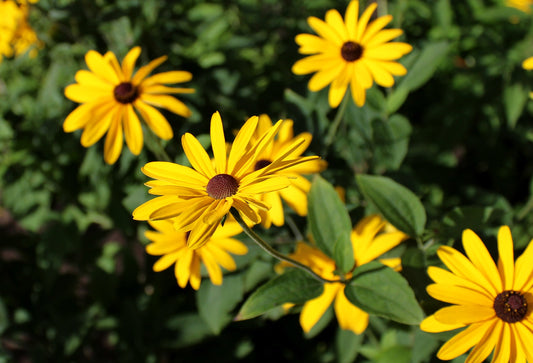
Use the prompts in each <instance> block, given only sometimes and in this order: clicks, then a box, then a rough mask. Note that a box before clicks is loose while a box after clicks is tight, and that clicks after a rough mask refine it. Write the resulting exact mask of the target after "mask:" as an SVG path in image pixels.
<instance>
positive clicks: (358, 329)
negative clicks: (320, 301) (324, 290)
mask: <svg viewBox="0 0 533 363" xmlns="http://www.w3.org/2000/svg"><path fill="white" fill-rule="evenodd" d="M334 308H335V316H336V317H337V321H338V322H339V326H340V328H341V329H344V330H351V331H352V332H354V333H355V334H361V333H362V332H364V331H365V329H366V327H367V326H368V314H367V313H366V312H364V311H363V310H361V309H359V308H358V307H357V306H355V305H353V304H352V303H351V302H350V301H349V300H348V299H347V298H346V296H345V295H344V288H342V289H340V290H339V292H338V293H337V296H336V298H335V304H334Z"/></svg>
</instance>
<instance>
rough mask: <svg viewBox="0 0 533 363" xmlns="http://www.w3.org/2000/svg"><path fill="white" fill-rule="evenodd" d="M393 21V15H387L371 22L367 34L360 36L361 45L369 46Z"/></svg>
mask: <svg viewBox="0 0 533 363" xmlns="http://www.w3.org/2000/svg"><path fill="white" fill-rule="evenodd" d="M391 21H392V15H385V16H380V17H379V18H377V19H376V20H374V21H373V22H371V23H370V24H369V25H368V26H367V27H366V29H365V32H364V33H363V34H362V36H361V34H360V38H359V43H360V44H362V45H363V46H364V45H365V44H367V43H368V42H369V41H371V39H372V38H373V37H374V36H375V35H376V34H377V33H378V32H379V31H380V30H381V29H383V28H384V27H386V26H387V24H388V23H390V22H391Z"/></svg>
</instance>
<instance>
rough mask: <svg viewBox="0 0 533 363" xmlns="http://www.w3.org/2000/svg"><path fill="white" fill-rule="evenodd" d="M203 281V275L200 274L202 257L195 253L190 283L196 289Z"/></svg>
mask: <svg viewBox="0 0 533 363" xmlns="http://www.w3.org/2000/svg"><path fill="white" fill-rule="evenodd" d="M201 282H202V276H201V275H200V257H199V256H198V254H195V255H194V257H193V259H192V263H191V276H189V283H190V284H191V287H192V288H193V289H195V290H198V289H199V288H200V283H201Z"/></svg>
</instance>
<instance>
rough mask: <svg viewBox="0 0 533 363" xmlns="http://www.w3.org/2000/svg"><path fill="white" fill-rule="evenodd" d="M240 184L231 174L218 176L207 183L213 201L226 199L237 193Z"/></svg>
mask: <svg viewBox="0 0 533 363" xmlns="http://www.w3.org/2000/svg"><path fill="white" fill-rule="evenodd" d="M238 189H239V182H238V181H237V180H235V178H234V177H232V176H231V175H229V174H217V175H215V176H214V177H212V178H211V180H209V183H207V187H206V190H207V194H209V196H210V197H211V198H213V199H224V198H227V197H231V196H232V195H235V194H236V193H237V190H238Z"/></svg>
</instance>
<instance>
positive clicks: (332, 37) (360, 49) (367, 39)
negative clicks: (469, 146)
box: [292, 0, 412, 107]
mask: <svg viewBox="0 0 533 363" xmlns="http://www.w3.org/2000/svg"><path fill="white" fill-rule="evenodd" d="M376 7H377V5H376V3H372V4H370V6H369V7H368V8H367V9H366V10H365V11H364V13H363V15H361V18H358V13H359V1H356V0H352V1H351V2H350V4H349V5H348V8H347V9H346V14H345V16H344V21H343V19H342V16H341V15H340V14H339V12H338V11H337V10H329V11H328V12H327V13H326V19H325V20H326V21H325V22H324V21H322V20H320V19H318V18H316V17H313V16H311V17H309V18H308V19H307V22H308V23H309V26H310V27H311V28H312V29H313V30H314V31H315V32H316V33H317V34H318V36H316V35H312V34H299V35H297V36H296V43H298V45H300V49H299V52H300V53H301V54H312V55H311V56H309V57H307V58H304V59H301V60H299V61H297V62H296V63H295V64H294V65H293V67H292V71H293V73H295V74H309V73H313V72H316V74H315V75H313V77H311V79H310V80H309V89H310V90H311V91H313V92H315V91H319V90H321V89H322V88H324V87H326V86H327V85H328V84H330V87H329V104H330V106H331V107H337V106H338V105H339V104H340V102H341V100H342V99H343V97H344V94H345V93H346V90H347V88H348V85H350V90H351V93H352V98H353V100H354V102H355V103H356V104H357V105H358V106H363V105H364V103H365V97H366V96H365V92H366V90H367V89H368V88H370V87H372V84H373V82H374V81H375V82H376V83H377V84H378V85H380V86H383V87H391V86H392V85H393V84H394V78H393V77H392V76H403V75H405V74H406V73H407V70H406V69H405V67H404V66H402V65H401V64H400V63H397V62H394V60H396V59H398V58H400V57H402V56H403V55H405V54H407V53H409V52H410V51H411V50H412V47H411V46H410V45H409V44H406V43H400V42H392V43H390V42H389V41H390V40H392V39H394V38H396V37H398V36H400V35H401V34H402V33H403V32H402V30H400V29H383V28H384V27H385V26H386V25H387V24H388V23H389V22H390V21H391V20H392V16H391V15H386V16H382V17H379V18H377V19H376V20H374V21H372V22H371V23H370V24H369V23H368V21H369V19H370V17H371V15H372V13H373V12H374V10H375V9H376Z"/></svg>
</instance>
